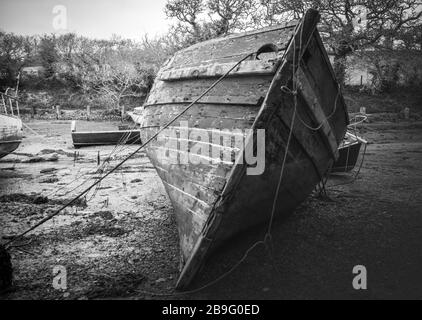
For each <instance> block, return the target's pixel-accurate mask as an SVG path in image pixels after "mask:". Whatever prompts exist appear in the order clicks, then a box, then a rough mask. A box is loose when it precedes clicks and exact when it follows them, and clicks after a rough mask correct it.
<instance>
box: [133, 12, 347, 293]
mask: <svg viewBox="0 0 422 320" xmlns="http://www.w3.org/2000/svg"><path fill="white" fill-rule="evenodd" d="M318 21H319V13H318V12H317V11H315V10H310V11H308V12H307V13H306V15H305V16H304V18H303V19H302V20H301V21H300V22H297V23H292V24H286V25H282V26H275V27H274V26H273V27H270V28H266V29H262V30H257V31H253V32H248V33H243V34H237V35H231V36H227V37H224V38H218V39H214V40H210V41H206V42H202V43H199V44H196V45H193V46H192V47H189V48H187V49H184V50H182V51H180V52H178V53H176V54H175V56H174V57H173V58H172V59H170V60H169V61H168V62H167V63H166V64H165V65H164V66H163V67H162V69H161V70H160V72H159V74H158V76H157V79H156V81H155V83H154V86H153V88H152V90H151V92H150V94H149V97H148V99H147V101H146V103H145V104H144V106H143V107H142V108H138V109H136V110H135V114H134V118H135V117H136V116H139V124H140V126H141V138H142V140H143V141H147V139H148V138H150V137H152V136H153V135H154V134H155V133H157V132H158V130H160V128H163V127H164V126H166V125H167V124H168V123H169V122H170V121H171V120H172V119H174V118H175V117H176V116H179V117H180V118H179V119H178V121H180V126H178V125H176V124H175V125H173V126H171V127H170V128H169V129H170V130H173V131H166V132H167V136H166V133H165V132H163V135H164V138H163V139H160V138H159V139H155V140H153V141H151V143H150V144H149V145H148V146H147V147H146V151H147V155H148V157H149V158H150V160H151V162H152V164H153V165H154V166H155V168H156V170H157V173H158V175H159V176H160V178H161V179H162V181H163V184H164V186H165V189H166V191H167V193H168V195H169V197H170V199H171V201H172V204H173V207H174V210H175V215H176V221H177V227H178V232H179V237H180V247H181V266H182V270H181V275H180V278H179V279H178V283H177V288H178V289H183V288H186V287H187V286H188V285H189V284H190V283H191V281H192V280H193V278H194V276H195V274H196V273H197V272H198V271H199V269H200V267H201V265H202V264H203V263H204V261H206V258H207V257H208V256H209V255H210V253H211V252H212V251H213V250H215V249H216V248H218V247H219V246H220V245H221V244H222V243H224V242H225V241H227V240H228V239H229V238H231V237H233V236H234V235H236V234H238V233H240V232H241V231H244V230H247V229H248V228H251V227H256V226H258V225H260V224H263V223H268V221H270V218H271V214H272V206H273V202H274V200H275V199H277V202H276V210H275V215H276V216H282V215H286V214H289V213H291V212H292V211H293V210H294V209H295V208H296V207H297V206H298V205H299V204H300V203H301V202H303V201H304V200H305V199H306V198H307V197H308V196H309V194H310V193H311V192H312V190H313V189H314V188H315V186H316V185H317V184H318V182H319V181H321V179H322V177H323V176H324V175H325V174H326V172H327V171H328V169H329V168H330V167H331V166H332V164H333V163H334V162H335V161H336V160H337V159H338V156H339V151H338V148H339V145H340V143H341V142H342V141H343V138H344V135H345V133H346V129H347V125H348V123H349V117H348V113H347V108H346V105H345V102H344V100H343V96H342V94H341V92H340V89H339V85H338V83H337V81H336V78H335V76H334V72H333V69H332V66H331V64H330V62H329V58H328V56H327V53H326V51H325V49H324V46H323V44H322V41H321V38H320V35H319V33H318V31H317V23H318ZM233 67H235V68H234V70H232V71H231V72H230V73H228V74H226V73H227V72H228V71H229V70H230V69H231V68H233ZM225 75H226V76H225ZM220 77H221V78H220ZM218 79H219V81H220V82H219V83H218V84H217V85H216V86H215V87H214V88H213V89H212V90H211V91H210V92H208V94H206V95H205V96H203V98H201V99H200V100H199V102H197V103H195V105H194V106H193V107H192V108H190V109H189V110H187V111H184V110H185V108H186V107H187V106H188V105H189V104H191V103H192V102H195V100H196V99H197V98H198V97H201V96H202V95H203V93H204V92H206V91H207V90H208V89H209V88H210V87H211V86H212V84H214V83H215V82H216V81H217V80H218ZM177 124H178V123H177ZM186 125H187V126H186ZM185 127H187V130H188V133H189V135H186V134H183V135H182V131H183V130H184V128H185ZM248 129H251V130H253V131H252V132H254V133H253V134H251V133H250V132H251V131H246V130H248ZM259 129H263V130H265V144H264V154H265V160H264V161H265V169H264V170H263V172H262V174H258V175H253V174H249V173H248V169H250V168H251V166H250V165H249V164H247V163H243V162H242V161H240V159H242V158H243V155H244V154H245V153H246V151H247V150H246V149H248V148H245V147H243V149H242V148H240V150H239V148H237V153H236V148H235V147H232V148H231V150H230V151H233V152H234V154H235V161H227V159H223V160H222V159H221V157H220V154H219V155H217V156H214V153H213V155H212V156H206V155H202V154H201V155H199V157H200V158H201V160H204V161H200V162H199V163H198V161H189V162H188V163H183V164H181V163H174V162H173V161H169V157H168V156H167V155H168V153H172V154H173V155H174V154H176V155H177V156H178V157H179V158H178V159H179V161H180V159H181V158H183V157H185V156H186V152H187V151H186V150H182V149H183V148H182V145H185V147H186V145H187V146H188V148H187V149H188V150H190V152H192V150H198V149H199V147H198V145H202V147H203V146H204V145H205V146H208V147H209V149H212V150H217V151H218V149H219V148H220V149H225V150H226V149H230V146H229V147H228V146H226V145H224V146H220V143H215V142H214V141H212V143H210V142H209V140H208V141H205V140H206V138H207V136H206V135H212V134H213V132H215V131H219V132H220V133H221V134H222V135H227V134H228V135H230V134H232V136H239V135H240V133H239V132H245V133H244V136H245V137H246V139H245V143H244V146H249V145H251V144H252V145H254V146H255V145H256V143H257V142H259V141H258V140H259V139H258V136H259V134H258V133H257V131H258V130H259ZM194 131H195V132H196V133H195V134H196V135H201V134H199V133H202V137H201V138H195V135H193V136H192V135H191V134H190V133H192V132H194ZM174 132H176V134H174ZM204 135H205V138H204ZM203 138H204V139H203ZM171 140H174V141H176V144H175V147H174V148H173V149H170V148H168V142H169V141H171ZM261 140H262V139H261ZM204 141H205V142H204ZM219 142H221V140H220V141H219ZM256 149H257V150H258V149H259V146H257V147H256ZM257 152H258V151H257ZM285 155H286V158H285ZM185 159H186V158H185ZM189 159H190V157H189ZM205 160H211V161H209V162H207V161H205ZM284 160H285V161H284ZM257 162H258V160H257ZM282 168H284V170H282ZM281 172H283V173H281ZM280 175H282V178H281V185H280V188H279V192H278V193H277V194H276V192H277V186H278V183H279V180H280Z"/></svg>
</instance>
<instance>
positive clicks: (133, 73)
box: [0, 32, 177, 107]
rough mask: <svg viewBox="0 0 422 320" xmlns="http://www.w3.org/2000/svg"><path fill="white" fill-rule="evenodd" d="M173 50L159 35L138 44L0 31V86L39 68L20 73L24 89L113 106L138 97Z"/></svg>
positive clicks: (13, 83)
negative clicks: (81, 97)
mask: <svg viewBox="0 0 422 320" xmlns="http://www.w3.org/2000/svg"><path fill="white" fill-rule="evenodd" d="M175 50H177V48H176V47H174V45H173V43H172V42H170V41H168V40H166V39H165V38H156V39H154V40H150V39H148V38H147V37H145V38H144V39H143V40H142V41H140V42H135V41H132V40H125V39H122V38H119V37H113V38H112V39H110V40H93V39H88V38H86V37H82V36H77V35H76V34H64V35H44V36H41V37H36V36H30V37H29V36H19V35H15V34H11V33H4V32H0V86H2V87H3V88H4V87H14V86H15V83H16V78H17V76H18V74H20V73H21V74H22V70H25V67H42V69H41V70H40V72H36V74H35V75H33V76H31V75H30V74H29V73H25V74H23V75H22V77H21V86H22V88H26V89H60V88H67V89H68V90H70V91H74V92H80V93H82V94H87V95H91V96H95V95H101V96H102V97H103V98H105V99H108V100H109V101H110V102H111V103H112V104H113V105H114V106H116V107H117V106H119V105H120V103H121V101H122V99H124V98H125V97H142V96H144V95H145V94H146V93H147V92H148V90H149V89H150V87H151V85H152V83H153V81H154V77H155V74H156V71H157V69H158V68H159V66H160V65H161V64H162V63H163V62H164V61H165V59H166V58H167V57H168V56H169V55H171V54H172V53H173V52H174V51H175Z"/></svg>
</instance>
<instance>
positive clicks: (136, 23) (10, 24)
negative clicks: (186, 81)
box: [0, 0, 170, 39]
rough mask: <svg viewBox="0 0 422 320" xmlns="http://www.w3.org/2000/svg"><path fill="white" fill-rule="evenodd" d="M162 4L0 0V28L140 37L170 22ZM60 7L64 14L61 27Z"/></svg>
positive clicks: (159, 30)
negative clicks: (65, 17) (65, 18)
mask: <svg viewBox="0 0 422 320" xmlns="http://www.w3.org/2000/svg"><path fill="white" fill-rule="evenodd" d="M165 3H166V0H152V1H147V0H60V1H58V0H0V30H3V31H6V32H14V33H17V34H24V35H35V34H43V33H61V32H75V33H77V34H80V35H84V36H88V37H91V38H102V39H108V38H110V37H111V36H112V35H113V34H117V35H120V36H122V37H124V38H131V39H140V38H141V37H142V35H143V34H146V33H148V34H149V35H151V36H153V35H156V34H160V33H164V32H165V31H166V30H167V27H168V25H169V23H170V21H169V20H167V19H166V17H165V14H164V5H165ZM54 8H55V10H56V11H54V13H53V10H54ZM63 8H65V9H66V11H65V13H66V16H67V20H66V21H65V22H66V23H67V28H66V29H65V30H63V29H62V27H63V26H64V25H66V24H63V20H62V19H61V17H62V16H63V12H64V11H63ZM57 23H58V24H57ZM57 26H59V27H60V28H57Z"/></svg>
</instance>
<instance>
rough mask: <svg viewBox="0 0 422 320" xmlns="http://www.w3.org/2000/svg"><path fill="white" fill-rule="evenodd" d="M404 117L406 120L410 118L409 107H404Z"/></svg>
mask: <svg viewBox="0 0 422 320" xmlns="http://www.w3.org/2000/svg"><path fill="white" fill-rule="evenodd" d="M404 118H405V119H406V120H409V119H410V108H405V109H404Z"/></svg>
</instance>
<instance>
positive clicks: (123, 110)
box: [121, 105, 125, 122]
mask: <svg viewBox="0 0 422 320" xmlns="http://www.w3.org/2000/svg"><path fill="white" fill-rule="evenodd" d="M121 118H122V122H123V120H124V118H125V106H124V105H123V106H122V114H121Z"/></svg>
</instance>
